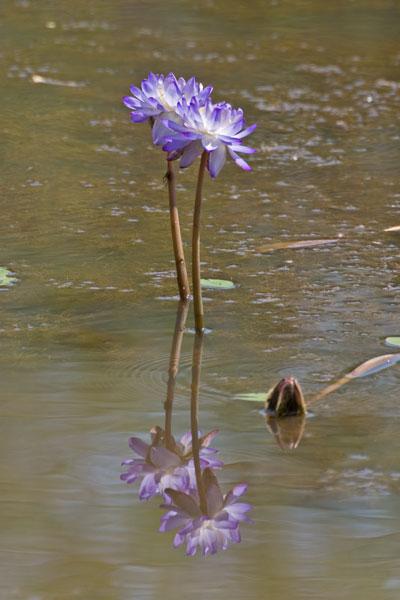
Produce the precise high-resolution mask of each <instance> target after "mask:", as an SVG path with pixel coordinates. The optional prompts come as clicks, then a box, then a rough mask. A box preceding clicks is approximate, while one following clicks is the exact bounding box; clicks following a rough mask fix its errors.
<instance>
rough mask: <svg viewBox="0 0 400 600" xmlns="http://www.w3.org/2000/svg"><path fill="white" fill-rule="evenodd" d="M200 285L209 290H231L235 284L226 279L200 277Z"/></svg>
mask: <svg viewBox="0 0 400 600" xmlns="http://www.w3.org/2000/svg"><path fill="white" fill-rule="evenodd" d="M200 283H201V287H203V288H207V289H209V290H233V288H234V287H236V286H235V284H234V283H233V281H228V280H227V279H200Z"/></svg>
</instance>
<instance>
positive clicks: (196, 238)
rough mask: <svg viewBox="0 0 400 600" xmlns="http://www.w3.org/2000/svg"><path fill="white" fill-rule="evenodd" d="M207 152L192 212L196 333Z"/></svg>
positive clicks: (199, 311) (200, 308) (200, 301)
mask: <svg viewBox="0 0 400 600" xmlns="http://www.w3.org/2000/svg"><path fill="white" fill-rule="evenodd" d="M207 159H208V152H206V150H204V152H203V154H202V155H201V160H200V166H199V174H198V178H197V187H196V199H195V204H194V213H193V236H192V278H193V304H194V320H195V329H196V333H202V331H203V330H204V310H203V299H202V296H201V281H200V217H201V202H202V192H203V180H204V172H205V168H206V165H207Z"/></svg>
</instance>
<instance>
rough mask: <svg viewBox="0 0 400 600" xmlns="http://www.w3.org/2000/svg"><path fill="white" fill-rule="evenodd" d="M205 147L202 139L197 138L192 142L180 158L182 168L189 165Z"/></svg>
mask: <svg viewBox="0 0 400 600" xmlns="http://www.w3.org/2000/svg"><path fill="white" fill-rule="evenodd" d="M202 150H203V148H202V145H201V143H200V141H198V140H196V141H195V142H191V143H190V144H189V145H188V146H186V148H185V149H184V151H183V155H182V158H181V160H180V163H179V166H180V167H181V169H185V168H186V167H189V166H190V165H191V164H192V163H193V162H194V161H195V160H196V158H197V157H198V156H199V155H200V154H201V152H202Z"/></svg>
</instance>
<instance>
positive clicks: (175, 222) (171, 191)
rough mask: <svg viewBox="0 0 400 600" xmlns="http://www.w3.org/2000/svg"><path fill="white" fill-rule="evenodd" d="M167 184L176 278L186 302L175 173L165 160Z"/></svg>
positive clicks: (187, 282) (188, 294)
mask: <svg viewBox="0 0 400 600" xmlns="http://www.w3.org/2000/svg"><path fill="white" fill-rule="evenodd" d="M165 178H166V180H167V184H168V197H169V217H170V221H171V233H172V243H173V247H174V256H175V265H176V277H177V280H178V288H179V296H180V299H181V300H183V301H186V300H187V299H188V298H189V296H190V288H189V280H188V275H187V269H186V262H185V254H184V252H183V244H182V236H181V226H180V223H179V213H178V207H177V205H176V187H175V180H176V177H175V171H174V166H173V164H172V161H170V160H167V173H166V175H165Z"/></svg>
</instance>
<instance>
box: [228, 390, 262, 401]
mask: <svg viewBox="0 0 400 600" xmlns="http://www.w3.org/2000/svg"><path fill="white" fill-rule="evenodd" d="M266 397H267V394H266V393H265V392H254V393H250V394H236V396H235V400H244V402H265V399H266Z"/></svg>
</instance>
